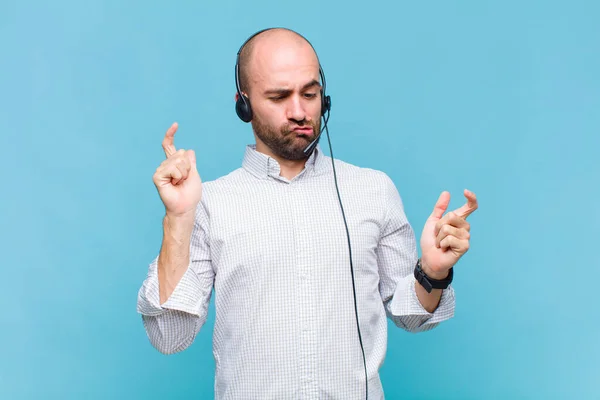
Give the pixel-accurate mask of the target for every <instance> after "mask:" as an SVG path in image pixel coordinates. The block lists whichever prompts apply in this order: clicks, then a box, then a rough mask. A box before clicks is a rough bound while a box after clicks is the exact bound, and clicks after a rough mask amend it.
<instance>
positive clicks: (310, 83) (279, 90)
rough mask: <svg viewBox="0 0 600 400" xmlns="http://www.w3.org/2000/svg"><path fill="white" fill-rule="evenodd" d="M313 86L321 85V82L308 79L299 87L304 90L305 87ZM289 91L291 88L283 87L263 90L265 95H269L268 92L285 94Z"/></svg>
mask: <svg viewBox="0 0 600 400" xmlns="http://www.w3.org/2000/svg"><path fill="white" fill-rule="evenodd" d="M313 86H321V84H320V83H319V81H317V80H316V79H313V80H312V81H310V82H308V83H307V84H305V85H304V86H302V88H301V89H300V91H304V90H306V89H309V88H312V87H313ZM291 91H292V90H291V89H283V88H278V89H268V90H265V94H266V95H269V94H287V93H290V92H291Z"/></svg>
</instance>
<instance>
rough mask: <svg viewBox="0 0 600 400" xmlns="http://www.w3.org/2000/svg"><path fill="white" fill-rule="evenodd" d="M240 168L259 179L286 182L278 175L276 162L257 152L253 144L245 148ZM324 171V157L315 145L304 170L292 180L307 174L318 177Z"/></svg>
mask: <svg viewBox="0 0 600 400" xmlns="http://www.w3.org/2000/svg"><path fill="white" fill-rule="evenodd" d="M242 167H243V168H244V169H245V170H246V171H248V172H250V173H251V174H252V175H254V176H256V177H257V178H260V179H269V178H275V179H279V180H286V179H285V178H283V177H281V176H280V175H279V174H280V172H281V168H280V166H279V163H278V162H277V160H275V159H274V158H272V157H270V156H268V155H266V154H264V153H261V152H259V151H257V150H256V145H255V144H249V145H247V146H246V152H245V154H244V160H243V162H242ZM326 171H327V163H326V160H325V155H324V154H323V152H322V151H321V146H320V145H317V147H316V148H315V150H314V151H313V152H312V154H311V155H310V156H309V157H308V160H306V164H305V166H304V169H303V170H302V172H300V173H299V174H298V175H297V176H296V177H295V178H294V180H295V179H297V178H299V177H300V176H302V175H306V174H307V173H310V175H320V174H321V173H323V172H326Z"/></svg>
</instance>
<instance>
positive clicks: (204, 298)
mask: <svg viewBox="0 0 600 400" xmlns="http://www.w3.org/2000/svg"><path fill="white" fill-rule="evenodd" d="M158 258H159V256H157V257H156V258H155V259H154V260H153V261H152V262H151V263H150V266H149V268H148V275H147V276H146V279H145V280H144V282H143V284H142V287H141V288H140V290H139V292H138V300H137V312H138V313H139V314H141V316H142V321H143V324H144V328H145V330H146V334H147V335H148V338H149V339H150V343H152V345H153V346H154V347H155V348H156V349H157V350H159V351H160V352H161V353H164V354H172V353H176V352H179V351H182V350H184V349H186V348H187V347H188V346H189V345H190V344H192V342H193V341H194V339H195V337H196V335H197V334H198V332H199V331H200V328H201V327H202V326H203V325H204V323H205V322H206V317H207V314H208V305H209V302H210V297H211V294H212V289H213V283H214V270H213V268H212V263H211V257H210V246H209V224H208V217H207V213H206V210H205V208H204V205H203V203H202V202H200V203H199V204H198V207H197V209H196V218H195V222H194V228H193V231H192V236H191V240H190V264H189V265H188V269H187V270H186V272H185V273H184V275H183V276H182V278H181V279H180V281H179V283H178V284H177V286H176V287H175V289H174V291H173V293H172V294H171V296H170V297H169V298H168V299H167V301H166V302H165V303H164V304H162V305H161V304H160V295H159V290H158V271H157V266H158Z"/></svg>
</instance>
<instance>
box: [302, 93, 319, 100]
mask: <svg viewBox="0 0 600 400" xmlns="http://www.w3.org/2000/svg"><path fill="white" fill-rule="evenodd" d="M304 97H306V98H307V99H312V98H315V97H317V94H316V93H304Z"/></svg>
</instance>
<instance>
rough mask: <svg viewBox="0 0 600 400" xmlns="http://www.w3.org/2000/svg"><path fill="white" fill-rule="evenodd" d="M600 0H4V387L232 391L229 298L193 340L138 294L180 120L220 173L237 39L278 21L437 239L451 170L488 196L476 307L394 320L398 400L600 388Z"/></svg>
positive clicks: (67, 395) (349, 133)
mask: <svg viewBox="0 0 600 400" xmlns="http://www.w3.org/2000/svg"><path fill="white" fill-rule="evenodd" d="M598 4H599V3H598V2H594V1H588V2H582V1H564V2H557V1H530V2H521V1H496V2H485V1H464V2H446V1H439V2H405V1H388V2H382V1H369V2H357V3H348V2H342V1H330V2H327V3H326V4H325V3H323V4H322V3H320V2H319V1H316V0H310V1H305V2H293V3H292V2H283V1H280V0H277V1H276V0H273V1H252V2H250V1H237V0H236V1H220V2H201V1H196V2H191V1H188V2H179V3H175V2H171V3H170V4H169V3H167V2H164V3H163V4H162V5H154V4H152V3H151V2H142V1H137V2H134V1H126V2H122V1H99V0H94V1H86V2H76V1H70V2H69V1H58V2H17V1H12V2H6V1H3V2H2V3H1V7H0V43H1V52H0V89H1V90H0V93H1V97H0V122H1V135H2V140H1V145H2V157H1V158H0V159H1V161H0V162H1V163H2V171H3V175H2V185H1V188H2V189H1V196H0V210H1V212H2V228H3V229H2V233H1V235H2V237H1V239H2V240H1V241H0V244H1V246H2V251H1V253H0V299H1V303H2V312H1V316H2V318H1V319H0V321H1V323H0V398H2V399H164V398H169V399H183V398H186V399H188V398H189V399H192V398H196V399H200V398H211V397H212V396H213V378H214V361H213V359H212V348H211V341H212V328H213V323H214V308H213V307H212V305H211V309H210V317H209V320H208V322H207V323H206V325H205V326H204V328H203V329H202V331H201V333H200V334H199V336H198V338H197V339H196V341H195V343H194V344H193V346H192V347H191V348H189V349H188V350H187V351H185V352H184V353H181V354H177V355H174V356H164V355H161V354H160V353H158V352H157V351H156V350H154V349H153V348H152V347H151V345H150V344H149V342H148V340H147V338H146V335H145V332H144V330H143V327H142V323H141V320H140V317H139V316H138V315H137V314H136V310H135V306H136V296H137V291H138V288H139V286H140V284H141V282H142V281H143V279H144V277H145V275H146V271H147V265H148V263H149V262H150V261H151V260H152V258H153V257H155V255H156V253H157V251H158V250H159V246H160V240H161V218H162V216H163V212H164V209H163V207H162V204H161V203H160V200H159V197H158V195H157V193H156V190H155V189H154V185H153V183H152V174H153V173H154V170H155V169H156V167H157V166H158V164H159V163H160V162H161V161H162V159H163V157H164V155H163V152H162V149H161V140H162V137H163V134H164V132H165V130H166V129H167V128H168V127H169V125H170V124H171V123H172V122H173V121H178V122H179V124H180V130H179V131H178V133H177V137H176V144H177V145H178V146H179V147H182V148H192V149H195V150H196V152H197V156H198V169H199V171H200V173H201V176H202V178H203V180H205V181H207V180H211V179H215V178H217V177H219V176H221V175H223V174H226V173H227V172H229V171H231V170H232V169H234V168H237V167H238V166H239V165H240V162H241V159H242V155H243V147H244V145H245V144H247V143H251V142H252V140H253V138H252V135H251V131H250V126H248V125H245V124H243V123H242V122H240V121H239V120H238V119H237V118H236V116H235V113H234V107H233V105H234V104H233V96H234V81H233V76H234V74H233V72H234V70H233V67H234V61H235V53H236V51H237V49H238V47H239V45H240V44H241V43H242V42H243V40H245V39H246V37H247V36H249V35H250V34H251V33H253V32H254V31H256V30H259V29H262V28H264V27H268V26H274V25H276V26H287V27H290V28H292V29H296V30H298V31H299V32H301V33H303V34H304V35H306V36H307V37H308V38H309V39H310V40H311V41H312V42H313V44H314V46H315V47H316V49H317V51H318V52H319V55H320V58H321V61H322V64H323V67H324V70H325V73H326V75H327V78H328V79H327V80H328V82H327V83H328V89H329V94H330V95H331V96H332V100H333V108H332V114H331V120H330V131H331V135H332V141H333V146H334V154H335V156H336V157H338V158H342V159H344V160H346V161H349V162H351V163H354V164H357V165H359V166H364V167H371V168H377V169H381V170H383V171H385V172H387V173H388V174H389V175H390V176H391V177H392V179H393V180H394V182H395V183H396V185H397V187H398V189H399V191H400V193H401V195H402V197H403V200H404V202H405V206H406V212H407V214H408V217H409V219H410V221H411V222H412V225H413V227H414V229H415V231H416V233H417V235H418V236H420V233H421V230H422V226H423V223H424V222H425V219H426V217H427V216H428V215H429V213H430V212H431V210H432V207H433V205H434V203H435V201H436V199H437V197H438V195H439V193H440V192H441V191H442V190H449V191H450V192H451V193H452V195H453V198H452V202H451V204H450V206H451V208H456V207H459V206H460V205H462V204H463V201H464V197H462V190H463V189H464V188H465V187H466V188H469V189H471V190H473V191H474V192H475V193H476V194H477V195H478V197H479V201H480V209H479V210H478V211H477V212H476V213H475V214H473V215H472V217H471V218H470V221H471V224H472V235H473V236H472V248H471V250H470V251H469V253H468V254H467V255H466V256H465V257H464V258H463V259H462V260H461V262H460V264H459V265H458V266H457V268H456V277H455V284H454V286H455V288H456V293H457V312H456V316H455V318H454V319H452V320H450V321H448V322H446V323H444V324H443V325H441V326H440V327H439V328H438V329H436V330H434V331H432V332H428V333H424V334H419V335H412V334H409V333H406V332H404V331H401V330H400V329H398V328H395V327H393V326H392V325H390V332H389V346H388V355H387V358H386V360H385V364H384V366H383V368H382V371H381V376H382V380H383V385H384V389H385V392H386V395H387V398H389V399H397V398H408V399H548V398H556V399H592V398H600V384H599V383H598V382H599V381H600V379H599V378H600V361H599V360H600V344H599V338H600V322H599V319H600V318H599V317H600V315H599V314H600V313H599V311H598V303H599V300H598V298H599V297H598V283H597V282H598V278H599V272H600V271H599V269H600V268H599V264H600V263H599V261H598V239H599V238H600V235H599V234H598V225H599V223H600V212H599V211H598V210H599V207H598V198H599V197H600V183H599V179H598V178H599V173H600V163H599V161H598V154H597V153H598V150H599V149H600V140H599V138H598V136H599V132H600V78H599V71H600V28H599V25H598V20H599V19H600V7H599V5H598ZM325 143H326V142H322V144H323V145H325ZM324 148H326V147H324Z"/></svg>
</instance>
